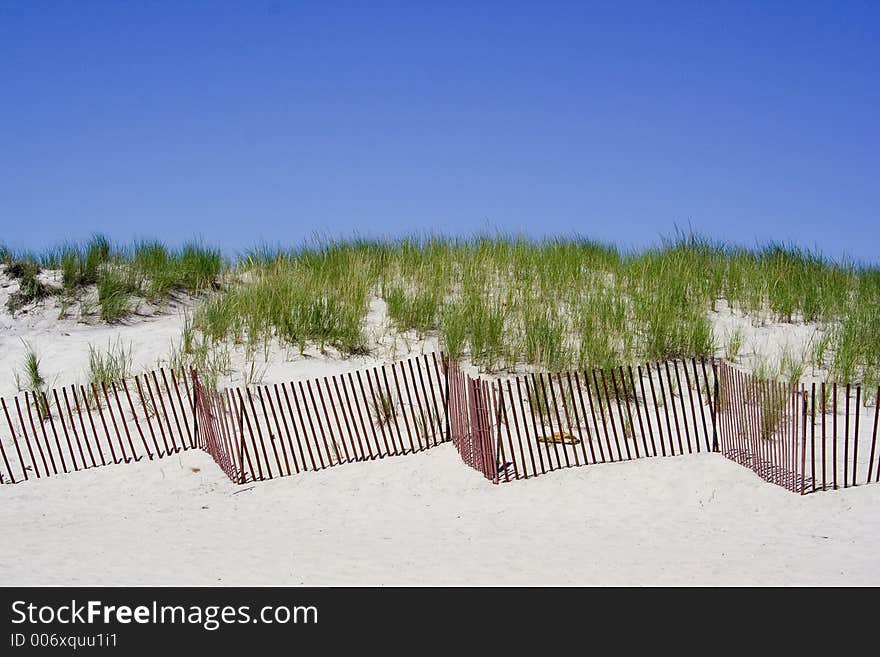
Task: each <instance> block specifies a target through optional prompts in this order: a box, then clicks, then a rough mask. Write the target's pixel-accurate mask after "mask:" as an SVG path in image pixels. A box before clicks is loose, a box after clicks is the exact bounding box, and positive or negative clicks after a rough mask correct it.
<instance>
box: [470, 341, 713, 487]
mask: <svg viewBox="0 0 880 657" xmlns="http://www.w3.org/2000/svg"><path fill="white" fill-rule="evenodd" d="M714 368H715V363H714V362H712V361H705V360H698V359H695V358H694V359H690V360H670V361H665V362H656V363H644V364H639V365H636V366H634V367H633V366H626V367H617V368H613V369H606V370H601V369H594V370H588V371H569V372H555V373H541V372H535V373H531V374H527V375H522V376H516V377H512V378H508V379H504V380H496V381H493V382H491V383H486V385H487V386H488V387H489V389H490V396H491V400H492V403H491V404H490V406H491V409H492V412H491V414H490V419H491V422H490V425H491V427H490V428H491V431H492V433H493V436H494V440H495V442H496V445H497V450H496V452H497V455H498V466H497V472H498V475H497V477H498V480H499V481H501V482H507V481H514V480H519V479H529V478H532V477H535V476H538V475H542V474H547V473H549V472H554V471H556V470H559V469H563V468H570V467H578V466H583V465H594V464H601V463H613V462H616V461H627V460H633V459H640V458H648V457H656V456H678V455H682V454H696V453H700V452H712V451H717V446H718V435H717V430H716V418H715V411H714V404H715V398H716V389H715V376H714Z"/></svg>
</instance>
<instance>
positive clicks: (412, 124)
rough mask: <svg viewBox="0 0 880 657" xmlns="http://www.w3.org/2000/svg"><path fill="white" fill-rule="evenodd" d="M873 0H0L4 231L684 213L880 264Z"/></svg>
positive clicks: (204, 230)
mask: <svg viewBox="0 0 880 657" xmlns="http://www.w3.org/2000/svg"><path fill="white" fill-rule="evenodd" d="M878 178H880V2H845V1H844V2H830V1H829V2H824V3H816V2H806V1H797V2H795V1H792V2H772V1H763V2H694V3H680V2H666V1H664V2H661V1H660V0H657V1H656V2H603V3H599V2H596V3H593V2H586V1H584V2H573V3H566V2H552V1H551V2H532V3H521V2H476V1H474V2H464V1H463V2H443V1H439V0H438V1H436V2H433V3H427V2H418V1H415V0H413V1H410V2H368V1H365V2H352V3H343V2H333V1H331V0H325V1H323V2H321V1H319V2H292V1H289V0H277V1H274V2H273V1H268V2H267V1H255V2H237V3H221V2H208V1H205V2H186V1H181V2H172V1H170V0H169V1H167V2H158V1H157V2H143V1H142V2H134V1H131V0H129V1H121V2H89V1H82V2H60V1H59V2H40V1H37V0H26V1H21V2H11V1H10V0H0V243H3V242H5V243H6V244H8V245H10V246H13V247H39V246H45V245H47V244H49V243H53V242H57V241H59V240H63V239H68V238H69V239H76V238H82V237H85V236H87V235H89V234H90V233H92V232H94V231H102V232H105V233H107V234H109V235H110V236H111V237H113V238H115V239H118V240H129V239H131V238H133V237H143V236H155V237H160V238H163V239H165V240H168V241H170V242H180V241H182V240H185V239H186V238H188V237H191V236H193V235H201V236H202V237H204V239H206V240H207V241H209V242H211V243H215V244H219V245H221V246H223V247H224V248H225V249H227V250H229V251H230V252H234V251H236V250H237V249H241V248H244V247H247V246H250V245H253V244H254V243H256V242H260V241H268V242H272V243H275V242H298V241H299V240H301V239H302V238H304V237H308V236H310V235H312V234H314V233H315V231H320V232H324V233H329V234H332V235H349V234H352V233H353V232H355V231H357V232H359V233H360V234H363V235H383V234H391V235H395V234H401V233H408V232H412V231H417V230H426V229H434V230H436V231H440V232H446V233H470V232H472V231H474V230H480V229H485V228H486V227H492V228H502V229H506V230H510V231H523V232H527V233H530V234H533V235H536V236H540V235H544V234H548V233H549V234H552V233H564V234H565V233H572V232H578V233H582V234H585V235H589V236H593V237H596V238H599V239H603V240H612V241H615V242H617V243H618V244H620V245H622V246H637V245H643V244H646V243H651V242H656V240H657V238H658V236H659V235H660V234H670V233H671V232H672V231H673V227H674V225H675V224H678V225H684V226H686V225H688V223H690V225H692V226H693V227H694V228H695V229H697V230H699V231H701V232H703V233H706V234H709V235H711V236H714V237H717V238H722V239H736V240H738V241H740V242H744V243H747V244H751V243H754V242H755V240H768V239H777V240H786V241H789V240H791V241H795V242H797V243H800V244H803V245H805V246H816V245H818V246H819V247H820V248H821V249H822V250H823V251H825V252H826V253H828V254H829V255H833V256H839V255H841V254H842V253H844V252H846V253H849V254H851V255H852V256H854V257H856V258H859V259H863V260H869V261H874V262H876V261H878V260H880V247H878V243H880V242H878V237H880V216H878V210H877V208H878V201H880V179H878Z"/></svg>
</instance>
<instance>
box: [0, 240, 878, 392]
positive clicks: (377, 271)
mask: <svg viewBox="0 0 880 657" xmlns="http://www.w3.org/2000/svg"><path fill="white" fill-rule="evenodd" d="M0 256H2V258H3V261H4V262H6V263H10V262H21V261H28V262H33V263H36V264H37V265H38V266H40V267H57V268H59V269H61V270H62V278H63V283H64V289H65V290H68V291H69V292H70V293H74V292H75V291H77V290H82V288H83V287H84V286H87V285H95V286H97V291H98V305H99V307H100V312H101V315H102V317H103V318H104V319H105V320H107V321H116V320H118V319H120V318H122V317H124V316H125V315H126V314H127V313H129V312H131V310H132V308H133V306H134V304H135V302H136V301H137V300H138V299H140V298H143V299H146V300H148V301H153V302H158V301H161V300H162V299H167V298H168V297H169V296H170V295H172V294H174V293H175V292H177V291H185V292H188V293H190V294H205V295H206V296H205V298H204V300H203V302H202V303H200V304H199V305H198V307H197V308H196V309H195V311H194V315H193V317H192V323H191V327H190V329H189V330H191V331H193V332H195V333H197V334H198V335H199V336H200V338H199V340H200V341H201V342H200V343H199V344H200V345H202V346H200V347H199V348H200V349H201V350H202V353H203V354H207V353H208V352H211V351H212V350H216V349H218V348H219V346H220V345H223V344H232V345H242V346H244V348H245V349H246V350H247V351H248V353H249V355H251V356H252V355H253V354H255V353H256V352H258V351H260V350H265V349H267V348H268V347H267V345H268V344H269V343H271V342H274V341H277V342H279V343H281V344H282V345H285V346H288V347H293V348H295V349H296V350H298V351H299V352H300V353H304V352H305V351H306V349H307V348H308V347H309V346H312V345H313V346H315V347H317V348H318V349H319V350H321V351H326V350H328V349H329V348H332V349H335V350H337V351H338V352H339V353H340V354H341V355H343V356H349V355H356V354H365V353H367V352H369V350H370V349H371V348H372V345H371V344H370V341H369V339H368V338H367V336H366V331H365V328H366V317H367V314H368V312H369V310H370V307H371V303H372V302H373V300H374V299H376V298H378V299H381V300H383V301H384V302H385V304H386V308H387V313H388V317H389V319H390V321H391V323H392V326H393V328H395V329H396V330H397V331H398V332H400V333H404V334H406V335H408V336H411V337H412V338H413V339H422V338H424V337H426V336H429V335H436V336H437V338H438V339H439V343H440V345H441V347H442V348H443V349H444V350H446V351H447V352H448V353H449V354H450V355H451V356H453V357H456V358H467V359H469V360H470V361H471V362H472V363H474V364H475V365H476V366H477V367H479V368H480V369H481V370H483V371H486V372H494V371H500V370H512V369H514V368H517V367H519V366H522V365H531V366H535V367H539V368H542V369H547V370H551V371H558V370H564V369H571V368H577V369H587V368H592V367H599V368H609V367H614V366H617V365H621V364H630V363H637V362H645V361H656V360H663V359H669V358H679V357H691V356H698V357H699V356H713V355H717V356H725V355H726V356H728V357H730V358H734V359H736V358H737V357H738V356H739V355H740V354H741V352H742V348H743V341H744V336H743V334H742V333H741V332H737V331H734V332H733V333H731V334H728V335H727V336H726V337H724V338H722V339H720V340H716V337H715V335H714V333H713V330H712V329H713V323H712V316H711V312H712V311H715V310H718V309H719V303H721V302H724V304H725V305H726V307H727V308H728V309H730V310H731V311H732V312H734V313H736V314H738V315H740V316H741V317H743V318H745V319H747V320H748V321H751V322H752V323H753V324H754V325H756V326H761V325H766V324H769V323H792V324H797V323H814V324H816V325H817V326H818V327H820V328H821V330H822V337H821V338H820V339H817V340H816V341H815V343H814V344H813V346H812V347H811V349H810V350H809V351H808V352H804V353H797V354H793V353H789V354H784V356H785V363H781V364H780V366H775V365H774V366H773V367H771V366H770V365H769V364H764V365H763V366H761V364H760V363H758V367H759V369H760V368H762V375H768V376H769V375H770V374H772V375H773V376H774V377H782V378H785V379H793V378H797V377H799V376H801V375H803V372H804V368H805V366H806V364H812V366H813V369H814V370H815V369H816V368H819V369H822V370H824V371H825V372H827V377H828V378H829V379H831V380H834V381H837V382H864V383H866V384H870V385H876V384H877V383H878V382H880V349H877V345H878V344H880V269H878V268H877V267H871V266H865V265H862V264H858V263H854V262H851V261H848V260H841V261H834V260H830V259H828V258H826V257H824V256H823V255H821V254H820V253H818V252H816V251H811V250H806V249H803V248H800V247H798V246H794V245H789V244H784V243H772V244H768V245H763V246H758V247H756V248H745V247H742V246H734V245H727V244H723V243H719V242H715V241H713V240H710V239H708V238H705V237H702V236H699V235H695V234H692V233H683V232H678V233H676V234H675V235H673V236H672V237H670V238H666V239H663V240H661V242H660V244H659V245H658V246H655V247H652V248H647V249H642V250H629V251H622V250H620V249H618V248H617V247H615V246H612V245H606V244H602V243H599V242H596V241H593V240H590V239H586V238H583V237H580V236H576V235H575V236H568V237H560V238H555V239H544V240H534V239H529V238H525V237H522V236H515V235H506V234H482V235H476V236H473V237H469V238H447V237H440V236H436V235H423V236H414V237H407V238H403V239H397V240H386V239H353V240H341V241H337V240H331V239H325V240H312V241H310V242H307V243H305V244H303V245H301V246H299V247H296V248H292V249H283V248H277V247H269V246H266V245H262V246H258V247H256V248H254V249H251V250H249V251H246V252H244V253H243V254H241V255H240V256H239V257H238V258H237V260H235V261H226V260H224V258H223V257H222V255H221V253H220V252H219V250H216V249H213V248H210V247H206V246H204V245H202V244H200V243H192V244H188V245H184V246H183V247H181V248H177V249H172V248H168V247H166V246H165V245H163V244H162V243H159V242H155V241H141V242H137V243H135V244H132V245H130V246H128V247H120V246H118V245H114V244H112V243H111V242H110V241H109V240H107V239H106V238H102V237H100V236H95V237H93V238H92V239H91V240H89V241H88V242H86V243H84V244H82V245H78V246H77V245H73V246H71V245H65V246H62V247H59V248H54V249H48V250H46V251H45V252H44V253H40V254H21V253H14V252H12V251H10V250H8V249H6V250H3V249H0ZM7 266H8V265H7ZM409 339H410V338H409V337H407V340H409ZM206 358H207V356H199V357H198V358H197V359H196V360H198V361H199V362H200V363H204V362H205V361H206ZM771 370H772V372H771Z"/></svg>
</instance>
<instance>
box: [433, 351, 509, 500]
mask: <svg viewBox="0 0 880 657" xmlns="http://www.w3.org/2000/svg"><path fill="white" fill-rule="evenodd" d="M446 364H447V368H448V369H447V377H448V380H449V433H450V438H451V440H452V444H453V445H455V448H456V450H458V453H459V455H460V456H461V460H462V461H464V462H465V463H466V464H467V465H469V466H470V467H472V468H473V469H474V470H476V471H477V472H480V473H481V474H482V475H483V476H484V477H485V478H486V479H488V480H489V481H492V482H494V483H498V442H497V440H496V439H495V437H494V435H493V431H492V422H491V417H492V408H493V406H492V404H491V400H490V394H489V390H490V387H489V383H488V382H487V381H483V380H481V379H479V378H473V377H470V376H468V375H466V374H465V373H464V372H462V371H461V368H460V367H459V365H458V363H456V362H454V361H448V360H447V361H446ZM495 401H497V400H495Z"/></svg>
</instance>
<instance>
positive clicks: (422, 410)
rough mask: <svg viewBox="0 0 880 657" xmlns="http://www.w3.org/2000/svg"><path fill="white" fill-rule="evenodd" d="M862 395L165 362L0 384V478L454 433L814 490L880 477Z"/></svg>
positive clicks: (496, 459)
mask: <svg viewBox="0 0 880 657" xmlns="http://www.w3.org/2000/svg"><path fill="white" fill-rule="evenodd" d="M877 392H878V395H880V390H878V391H877ZM875 399H876V398H875ZM863 401H864V398H863V395H862V390H861V388H860V387H859V386H854V387H853V386H833V385H826V384H821V385H819V386H816V385H811V386H810V388H809V389H807V388H806V387H805V386H803V385H794V384H782V383H775V382H767V381H760V380H758V379H756V378H755V377H753V376H751V375H749V374H747V373H744V372H741V371H739V370H737V369H736V368H734V367H732V366H731V365H729V364H727V363H724V362H720V361H714V360H703V359H695V358H691V359H677V360H669V361H664V362H655V363H644V364H639V365H636V366H628V367H617V368H613V369H607V370H589V371H570V372H557V373H538V372H536V373H531V374H525V375H520V376H512V377H507V378H501V379H486V378H482V377H472V376H469V375H467V374H465V373H464V372H463V371H462V369H461V367H460V366H459V365H458V364H457V363H456V362H454V361H450V360H448V359H446V358H438V355H437V354H430V355H422V356H416V357H412V358H409V359H407V360H404V361H400V362H395V363H393V364H390V365H382V366H376V367H372V368H365V369H362V370H356V371H353V372H347V373H345V374H338V375H333V376H325V377H321V378H314V379H309V380H304V381H292V382H288V383H274V384H268V385H256V386H247V387H233V388H226V389H224V390H221V391H213V390H207V389H206V388H205V387H204V386H203V385H202V383H201V382H200V380H199V377H198V375H197V374H196V373H195V372H191V373H188V374H183V373H180V372H173V371H166V370H164V369H159V370H157V371H154V372H148V373H146V374H142V375H139V376H137V377H134V378H133V379H131V380H130V381H128V382H126V381H122V382H119V383H111V384H109V385H104V384H102V385H94V384H93V385H90V386H88V387H86V386H82V385H80V386H68V387H65V388H59V389H56V390H50V391H47V392H42V391H41V392H37V393H33V392H24V393H22V394H20V395H18V396H16V397H15V398H13V399H12V400H11V401H10V403H8V404H7V402H6V400H4V399H0V407H2V411H3V415H4V419H5V421H6V428H7V429H8V434H3V433H0V458H2V464H0V480H2V482H4V483H17V482H20V481H25V480H29V479H40V478H42V477H49V476H54V475H57V474H63V473H67V472H74V471H78V470H83V469H88V468H94V467H100V466H103V465H110V464H114V463H128V462H131V461H139V460H142V459H144V458H148V459H150V460H152V459H155V458H163V457H165V456H168V455H171V454H176V453H179V452H181V451H183V450H188V449H192V448H195V447H199V448H201V449H203V450H204V451H206V452H207V453H208V454H210V455H211V457H212V458H213V459H214V461H215V462H216V463H217V464H218V466H219V467H220V468H221V469H222V470H223V472H225V473H226V475H227V476H228V477H229V478H230V479H231V480H232V481H234V482H236V483H245V482H249V481H261V480H265V479H274V478H277V477H284V476H289V475H292V474H297V473H300V472H305V471H312V470H322V469H325V468H329V467H333V466H335V465H340V464H343V463H354V462H360V461H369V460H374V459H379V458H385V457H388V456H399V455H405V454H412V453H415V452H419V451H423V450H426V449H429V448H431V447H435V446H437V445H439V444H441V443H443V442H446V441H451V442H452V443H453V445H454V446H455V448H456V450H457V451H458V453H459V455H460V456H461V459H462V460H463V461H464V462H465V463H466V464H467V465H469V466H470V467H472V468H474V469H475V470H477V471H478V472H480V473H481V474H482V475H483V476H484V477H486V479H488V480H490V481H492V482H495V483H499V482H508V481H514V480H519V479H529V478H532V477H535V476H538V475H542V474H547V473H549V472H554V471H556V470H559V469H562V468H569V467H576V466H582V465H593V464H597V463H611V462H616V461H625V460H632V459H640V458H647V457H657V456H678V455H682V454H695V453H700V452H721V453H722V454H723V455H724V456H725V457H727V458H729V459H731V460H733V461H735V462H737V463H740V464H742V465H743V466H745V467H748V468H751V469H752V470H754V471H755V472H756V473H757V474H758V475H759V476H760V477H762V478H764V479H765V480H766V481H769V482H772V483H775V484H778V485H780V486H784V487H785V488H787V489H788V490H791V491H794V492H799V493H807V492H814V491H817V490H827V489H829V488H832V489H834V488H847V487H849V486H853V485H857V484H859V483H868V482H877V481H878V480H880V452H878V450H877V429H878V426H877V425H878V412H877V404H876V401H875V404H874V407H873V418H871V417H870V416H868V415H866V413H863V412H862V410H863V408H864V404H863ZM865 410H866V411H867V410H868V409H867V408H865ZM863 415H865V417H864V418H863V417H862V416H863ZM871 420H873V421H871Z"/></svg>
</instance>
